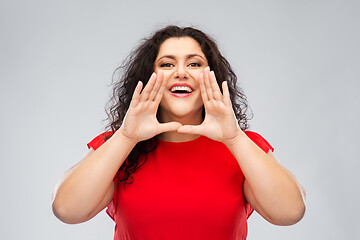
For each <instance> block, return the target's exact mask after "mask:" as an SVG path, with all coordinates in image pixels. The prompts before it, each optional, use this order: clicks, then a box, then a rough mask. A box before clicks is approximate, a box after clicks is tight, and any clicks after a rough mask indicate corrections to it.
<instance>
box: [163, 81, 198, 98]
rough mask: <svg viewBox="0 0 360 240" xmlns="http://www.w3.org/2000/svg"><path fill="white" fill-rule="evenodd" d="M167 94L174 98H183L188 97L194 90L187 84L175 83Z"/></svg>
mask: <svg viewBox="0 0 360 240" xmlns="http://www.w3.org/2000/svg"><path fill="white" fill-rule="evenodd" d="M169 92H170V94H171V95H172V96H174V97H180V98H183V97H188V96H190V95H191V94H192V93H193V92H194V89H193V88H192V87H191V85H189V84H187V83H175V84H173V85H171V86H170V88H169Z"/></svg>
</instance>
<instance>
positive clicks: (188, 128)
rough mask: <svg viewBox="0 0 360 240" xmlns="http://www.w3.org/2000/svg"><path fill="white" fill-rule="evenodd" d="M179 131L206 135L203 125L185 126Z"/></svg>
mask: <svg viewBox="0 0 360 240" xmlns="http://www.w3.org/2000/svg"><path fill="white" fill-rule="evenodd" d="M177 131H178V133H187V134H197V135H204V128H203V127H202V126H201V125H184V126H181V127H180V128H179V129H178V130H177Z"/></svg>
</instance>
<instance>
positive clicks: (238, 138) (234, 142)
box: [223, 128, 247, 150]
mask: <svg viewBox="0 0 360 240" xmlns="http://www.w3.org/2000/svg"><path fill="white" fill-rule="evenodd" d="M246 137H247V136H246V134H245V133H244V132H243V131H242V130H241V129H240V128H239V129H238V131H237V132H236V134H235V135H234V136H233V137H232V138H229V139H226V140H224V141H223V143H224V144H225V146H226V147H227V148H228V149H229V150H231V149H233V148H234V147H236V146H239V144H241V143H242V142H243V141H245V140H246Z"/></svg>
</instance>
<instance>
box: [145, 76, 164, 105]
mask: <svg viewBox="0 0 360 240" xmlns="http://www.w3.org/2000/svg"><path fill="white" fill-rule="evenodd" d="M163 79H164V74H163V72H162V71H159V72H158V74H157V78H156V81H155V85H154V88H153V89H152V91H151V93H150V96H149V100H150V101H154V100H155V97H156V95H157V94H158V92H159V90H160V87H161V86H162V82H163Z"/></svg>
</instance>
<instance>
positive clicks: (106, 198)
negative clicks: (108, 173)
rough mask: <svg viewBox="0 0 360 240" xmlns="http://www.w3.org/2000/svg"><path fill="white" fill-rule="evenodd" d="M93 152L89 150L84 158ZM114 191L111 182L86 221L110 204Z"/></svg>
mask: <svg viewBox="0 0 360 240" xmlns="http://www.w3.org/2000/svg"><path fill="white" fill-rule="evenodd" d="M93 152H95V150H94V149H93V148H90V151H89V152H88V154H87V155H86V157H87V156H89V155H91V154H92V153H93ZM114 190H115V184H114V181H112V182H111V184H110V186H109V188H108V190H107V191H106V193H105V195H104V197H103V199H102V200H101V202H100V203H99V205H98V206H97V207H96V208H95V209H94V210H93V211H92V212H91V213H90V214H89V216H88V220H90V219H91V218H93V217H95V216H96V215H97V214H98V213H99V212H101V211H102V210H103V209H104V208H106V207H107V206H108V205H109V204H110V203H111V201H112V200H113V199H114Z"/></svg>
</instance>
